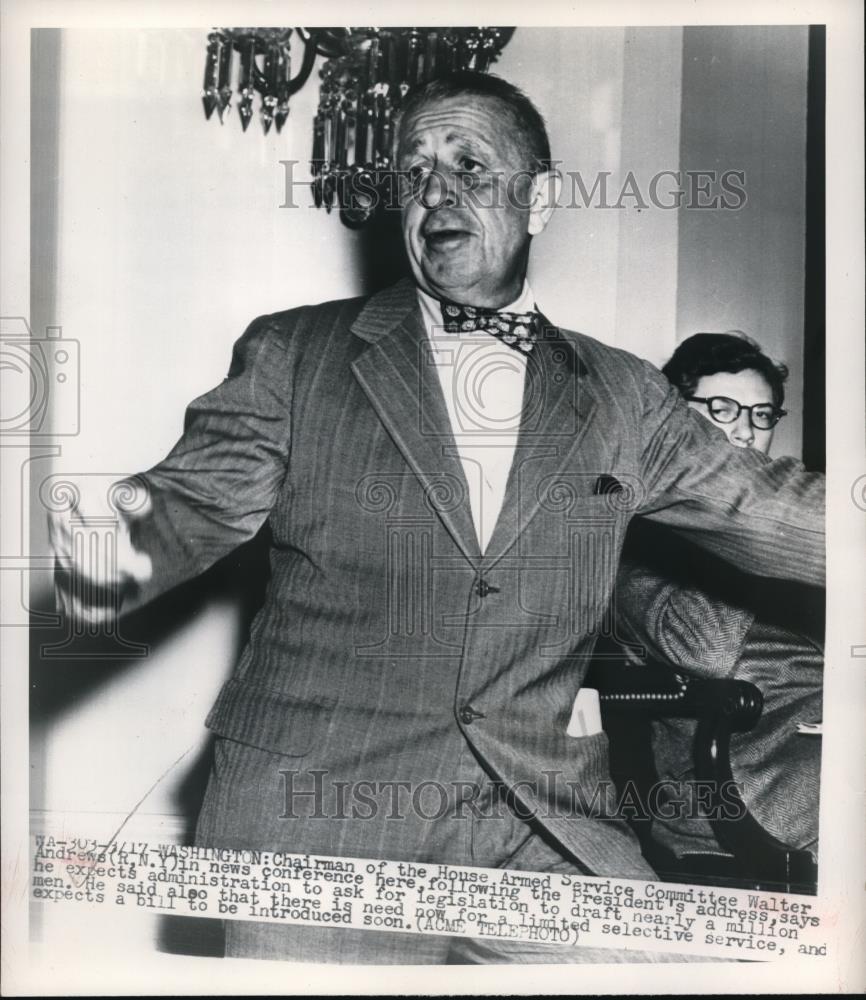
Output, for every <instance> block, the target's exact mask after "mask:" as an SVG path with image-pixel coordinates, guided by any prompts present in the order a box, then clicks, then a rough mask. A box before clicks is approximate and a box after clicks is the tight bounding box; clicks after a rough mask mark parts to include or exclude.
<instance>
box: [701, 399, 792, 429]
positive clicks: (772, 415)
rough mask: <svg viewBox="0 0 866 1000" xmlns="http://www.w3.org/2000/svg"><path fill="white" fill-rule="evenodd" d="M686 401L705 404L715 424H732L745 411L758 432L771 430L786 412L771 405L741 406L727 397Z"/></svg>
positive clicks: (754, 404)
mask: <svg viewBox="0 0 866 1000" xmlns="http://www.w3.org/2000/svg"><path fill="white" fill-rule="evenodd" d="M686 399H687V400H689V402H691V403H706V406H707V409H708V410H709V412H710V416H711V417H712V418H713V420H715V421H716V423H717V424H732V423H733V422H734V421H735V420H737V419H738V417H739V416H740V414H741V413H742V412H743V410H745V411H746V412H747V413H748V414H749V423H750V424H751V425H752V427H754V428H755V430H759V431H768V430H771V429H772V428H773V427H775V426H776V424H777V423H778V422H779V421H780V420H781V419H782V417H784V416H785V414H786V413H787V412H788V411H787V410H783V409H782V408H781V407H779V406H775V405H774V404H773V403H753V404H752V406H743V404H742V403H738V402H737V401H736V399H729V398H728V397H727V396H686Z"/></svg>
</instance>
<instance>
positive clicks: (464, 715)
mask: <svg viewBox="0 0 866 1000" xmlns="http://www.w3.org/2000/svg"><path fill="white" fill-rule="evenodd" d="M484 717H485V716H484V713H483V712H476V711H475V709H474V708H473V707H472V706H471V705H464V706H463V708H461V709H460V721H461V722H462V723H463V725H464V726H469V725H471V724H472V723H473V722H474V721H475V720H476V719H483V718H484Z"/></svg>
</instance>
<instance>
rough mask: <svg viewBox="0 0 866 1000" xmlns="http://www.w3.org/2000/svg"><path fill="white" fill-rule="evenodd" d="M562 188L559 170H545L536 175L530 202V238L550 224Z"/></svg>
mask: <svg viewBox="0 0 866 1000" xmlns="http://www.w3.org/2000/svg"><path fill="white" fill-rule="evenodd" d="M561 188H562V174H560V172H559V171H558V170H543V171H542V172H541V173H538V174H536V175H535V177H534V179H533V181H532V196H531V199H530V202H529V226H528V231H529V235H530V236H538V234H539V233H541V232H543V231H544V227H545V226H546V225H547V223H548V222H550V217H551V215H553V210H554V209H555V208H556V202H557V199H558V198H559V192H560V189H561Z"/></svg>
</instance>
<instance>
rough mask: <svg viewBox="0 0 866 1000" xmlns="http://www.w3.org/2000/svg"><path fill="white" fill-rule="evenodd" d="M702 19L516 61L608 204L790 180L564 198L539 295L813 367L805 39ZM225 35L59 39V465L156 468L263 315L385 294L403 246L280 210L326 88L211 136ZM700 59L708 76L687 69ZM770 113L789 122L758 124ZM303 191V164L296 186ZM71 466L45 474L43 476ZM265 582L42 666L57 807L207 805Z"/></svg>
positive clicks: (594, 327) (626, 326)
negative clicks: (685, 171) (75, 367)
mask: <svg viewBox="0 0 866 1000" xmlns="http://www.w3.org/2000/svg"><path fill="white" fill-rule="evenodd" d="M695 30H697V29H687V30H686V31H685V33H684V32H683V30H682V29H679V28H670V29H592V30H589V29H567V30H556V31H553V30H549V29H530V28H521V29H519V30H518V31H517V32H516V34H515V36H514V38H513V40H512V42H511V43H510V45H509V46H508V48H507V49H506V51H505V53H504V55H503V58H502V59H501V61H500V62H499V64H498V65H497V67H496V68H497V71H498V72H500V73H501V74H502V75H503V76H505V77H506V78H508V79H510V80H513V81H514V82H515V83H517V84H518V85H519V86H521V87H523V88H524V89H525V90H526V91H527V92H528V93H529V94H530V95H531V96H532V97H533V98H534V99H536V100H537V102H538V103H539V105H540V107H541V109H542V111H543V113H544V114H545V116H546V118H547V120H548V122H549V125H550V131H551V135H552V139H553V144H554V156H555V157H557V158H558V159H560V160H561V161H562V169H563V170H564V171H565V172H566V174H568V172H569V171H571V172H574V171H579V172H580V174H581V177H582V179H583V181H584V182H585V185H586V187H587V188H590V189H591V188H592V185H593V182H594V178H595V177H596V176H597V175H598V174H600V173H604V172H606V173H607V174H609V175H610V176H609V181H608V183H609V190H610V191H611V192H613V194H612V197H611V198H610V199H609V200H611V201H614V202H616V201H617V199H618V194H619V190H620V186H621V184H622V182H623V179H624V177H625V175H626V174H627V173H628V172H629V171H632V172H633V173H634V175H635V177H636V178H637V179H638V180H639V181H640V182H641V183H646V181H647V180H648V179H649V178H651V177H652V175H653V174H654V173H655V172H656V171H659V170H667V169H670V170H674V171H676V170H678V169H679V168H680V166H681V165H683V164H701V165H705V164H706V163H707V162H711V161H713V160H714V158H719V157H720V156H721V154H720V152H719V151H720V150H721V149H727V148H728V144H732V146H731V148H733V149H735V150H736V154H737V157H738V158H742V157H745V159H744V162H746V163H747V166H749V170H750V171H752V172H753V171H754V170H756V169H759V168H761V169H763V168H762V164H776V165H777V166H778V167H779V169H780V171H781V172H782V173H783V174H785V177H786V179H785V181H784V183H783V184H781V186H780V187H779V188H776V187H773V185H772V184H771V183H770V171H769V167H767V169H766V170H764V173H763V174H760V176H761V177H762V178H763V186H762V187H761V188H759V189H756V190H755V194H754V195H753V194H752V191H751V189H750V199H749V202H748V204H747V205H746V206H745V207H744V208H743V209H742V211H741V212H740V213H739V215H738V217H737V219H736V220H735V221H731V220H730V219H728V218H727V217H725V218H721V217H720V216H719V213H708V212H704V213H703V214H700V215H698V214H697V213H693V212H688V211H686V210H680V211H677V210H670V209H641V210H640V211H638V208H639V206H638V205H636V204H635V203H634V200H633V199H624V200H623V202H622V205H621V207H619V208H617V207H591V208H587V207H585V206H584V207H577V203H575V202H574V199H573V198H572V197H571V196H572V195H573V190H570V189H569V188H568V187H567V189H566V192H565V194H564V196H563V203H564V205H565V206H569V205H571V204H573V207H565V208H564V209H563V210H562V211H560V212H558V213H557V215H556V216H555V218H554V220H553V222H552V223H551V226H550V228H549V231H548V232H546V233H545V234H544V235H543V236H542V237H540V238H538V240H537V245H536V246H535V247H534V249H533V263H532V269H531V275H530V277H531V281H532V285H533V288H534V290H535V292H536V297H537V299H538V302H539V304H540V305H541V306H542V308H543V309H544V310H545V312H546V313H547V314H548V315H549V316H550V318H551V319H552V320H554V321H555V322H558V323H562V324H564V325H568V326H571V327H573V328H576V329H580V330H583V331H585V332H587V333H590V334H592V335H594V336H597V337H598V338H600V339H602V340H604V341H606V342H608V343H612V344H616V345H618V346H623V347H626V348H628V349H630V350H633V351H635V352H636V353H638V354H641V355H643V356H645V357H648V358H649V359H650V360H652V361H654V362H656V363H660V362H661V361H663V360H664V358H665V357H667V356H668V355H669V354H670V351H671V350H672V349H673V347H674V345H675V342H676V339H677V337H678V336H682V335H684V334H686V333H689V332H693V331H694V330H696V329H726V328H728V327H730V326H741V327H743V328H745V329H748V330H751V331H753V332H754V333H755V334H756V335H757V336H759V338H762V339H767V338H769V339H768V340H767V342H768V344H769V345H770V346H771V347H772V349H773V350H774V351H775V353H777V354H779V355H781V356H783V357H785V358H786V359H788V360H793V357H794V355H796V353H797V351H798V350H799V346H798V345H799V342H800V338H801V329H800V328H799V327H798V325H797V316H798V315H799V314H798V312H797V310H798V308H801V303H802V263H801V262H802V211H803V196H802V190H801V186H802V181H801V179H798V178H799V175H798V174H797V172H796V169H793V168H791V166H790V165H791V164H792V163H794V164H796V162H797V157H799V156H801V155H802V150H801V148H800V147H801V145H802V130H801V131H798V130H797V129H798V127H799V126H797V123H798V122H799V121H800V118H799V115H800V111H799V110H796V109H800V108H801V107H804V106H805V49H804V41H803V39H804V38H805V35H804V34H803V32H802V31H800V29H790V30H789V29H785V30H784V31H781V30H780V29H766V31H765V32H764V33H763V34H761V35H760V36H755V37H754V38H753V36H751V35H749V37H748V39H741V38H740V37H739V36H737V35H736V34H735V33H734V34H731V33H730V32H728V33H722V34H720V35H719V36H718V37H719V43H718V44H719V46H720V47H721V48H720V51H723V52H724V53H727V55H725V57H724V58H722V59H721V63H719V60H718V59H717V57H716V55H715V52H714V48H713V46H714V44H715V43H714V41H713V39H714V38H715V36H714V35H712V34H710V35H706V36H692V35H691V32H693V31H695ZM803 30H805V29H803ZM712 31H713V32H715V31H717V29H712ZM204 40H205V34H204V32H203V31H198V30H189V31H175V32H163V31H139V32H131V31H129V32H118V31H110V32H109V31H84V30H75V31H64V32H62V33H61V36H60V46H59V51H60V55H59V59H58V58H57V56H56V54H54V53H53V51H52V49H51V47H50V46H49V47H47V48H45V49H43V52H44V53H45V55H44V58H43V61H42V63H41V64H38V65H37V66H36V72H37V73H41V74H46V76H50V75H51V74H56V75H57V87H56V88H55V89H54V90H53V91H52V90H51V88H47V89H46V92H53V93H55V94H56V96H55V98H54V108H53V112H51V109H50V108H49V107H48V103H50V102H49V99H48V98H46V101H47V102H48V103H46V106H45V108H44V109H43V110H44V112H45V115H43V121H42V123H41V128H42V129H43V133H44V130H45V129H48V130H49V131H50V129H51V128H52V127H53V129H54V131H55V134H56V148H57V160H56V164H55V163H52V162H47V161H46V160H41V159H40V156H39V152H40V151H39V150H36V151H35V152H36V154H37V155H36V156H35V157H34V177H42V180H43V184H42V185H41V188H40V185H36V188H37V190H40V189H43V190H44V189H50V190H51V191H53V196H54V198H55V199H56V206H57V208H56V213H54V212H51V213H48V214H47V217H46V215H45V213H43V219H44V223H45V228H44V232H42V233H35V234H34V239H36V240H37V241H38V240H39V239H40V238H42V239H45V240H49V241H54V242H55V243H56V250H55V252H54V253H52V254H48V255H46V256H45V259H50V260H56V262H57V266H56V275H55V280H54V281H53V282H51V283H46V282H43V283H41V284H40V285H39V286H38V287H39V288H40V294H39V297H38V300H37V301H34V303H33V315H32V320H33V325H34V327H35V328H36V329H37V330H39V329H42V328H43V327H44V326H46V325H59V326H62V327H63V333H64V336H65V337H67V338H73V339H76V340H77V341H79V342H80V345H81V381H80V402H81V431H80V433H79V434H78V435H76V436H73V437H69V438H64V439H63V441H62V454H61V455H60V457H59V459H58V460H57V462H56V463H55V465H54V466H53V471H55V472H57V471H64V472H70V473H80V472H88V473H93V472H99V473H106V474H116V475H118V476H119V475H123V474H126V473H128V472H131V471H135V470H137V469H143V468H147V467H148V466H150V465H151V464H153V463H154V462H157V461H158V460H159V459H160V458H161V457H162V456H163V455H164V454H165V453H166V451H167V450H168V449H169V448H170V447H171V445H172V444H173V443H174V441H175V440H176V438H177V436H178V434H179V433H180V429H181V421H182V415H183V409H184V406H185V404H186V403H187V402H188V401H189V400H190V399H192V398H193V397H195V396H197V395H199V394H200V393H202V392H204V391H206V390H207V389H208V388H210V387H211V386H213V385H214V384H216V383H217V382H219V381H220V379H221V378H222V377H223V376H224V374H225V372H226V369H227V366H228V359H229V355H230V351H231V345H232V343H233V341H234V340H235V339H236V338H237V336H238V335H239V334H240V333H241V332H242V330H243V329H244V327H245V326H246V324H247V323H248V322H249V320H250V319H251V318H252V317H254V316H256V315H258V314H261V313H265V312H270V311H274V310H278V309H284V308H288V307H291V306H296V305H301V304H304V303H309V302H315V301H321V300H325V299H328V298H333V297H340V296H347V295H355V294H360V293H363V292H366V291H370V290H372V289H373V287H374V286H375V285H376V284H377V283H378V282H379V281H380V280H381V279H382V275H383V273H384V272H387V271H388V270H389V267H390V263H391V260H392V258H391V257H390V256H389V255H387V254H386V253H385V252H384V251H383V250H382V249H381V247H379V248H376V249H375V251H371V249H370V242H369V239H368V237H367V236H365V235H364V234H363V233H358V232H352V231H350V230H347V229H346V228H344V227H343V226H342V225H341V224H340V222H339V219H338V218H337V216H336V215H335V214H332V215H327V214H326V213H324V212H323V211H317V210H315V209H314V208H312V207H311V206H310V203H309V199H308V197H307V194H306V192H305V191H303V190H301V189H297V190H296V191H295V192H294V198H293V200H294V201H295V203H296V204H297V205H298V206H299V207H297V208H293V209H289V208H284V207H281V206H283V205H284V204H285V202H286V170H285V167H284V166H283V165H282V164H281V162H280V161H282V160H287V159H292V160H298V161H306V159H307V157H308V156H309V150H310V142H311V134H310V133H311V129H310V122H311V119H312V116H313V114H314V110H315V104H316V97H317V87H316V86H314V82H313V81H311V82H310V83H309V84H308V85H307V86H306V87H305V88H304V89H303V90H302V91H301V92H300V93H299V94H298V95H296V96H295V97H294V98H293V99H292V111H291V114H290V117H289V121H288V122H287V124H286V126H285V128H284V130H283V133H282V134H281V135H277V134H276V133H274V132H272V134H271V135H270V136H267V137H265V136H263V134H262V131H261V128H260V126H259V123H258V122H257V121H254V122H253V124H252V125H251V126H250V128H249V131H248V133H247V134H246V135H242V134H241V131H240V127H239V123H238V120H237V116H236V114H237V113H236V110H235V109H233V110H232V111H231V114H230V116H229V118H228V120H227V122H226V124H225V125H223V126H222V127H220V125H219V124H218V123H217V122H216V121H211V122H206V121H205V119H204V115H203V113H202V109H201V103H200V99H199V88H200V82H201V74H202V68H203V53H204ZM35 51H36V50H34V52H35ZM693 55H697V56H698V58H699V61H698V63H697V64H695V65H692V64H691V63H688V65H686V64H685V63H684V56H685V58H686V60H687V61H688V60H690V59H691V58H692V56H693ZM747 85H748V90H749V98H750V99H749V102H748V105H744V106H743V107H742V108H740V109H739V111H738V112H736V113H735V112H734V111H733V110H732V109H727V110H726V112H725V114H724V115H721V114H720V112H721V110H722V109H721V108H720V107H719V101H718V100H717V98H716V93H717V89H718V88H719V87H721V88H722V89H723V90H724V89H725V88H727V90H728V91H730V90H731V89H733V90H735V91H736V92H737V93H738V94H741V93H742V92H743V90H744V88H746V86H747ZM702 108H703V110H702ZM772 114H776V115H780V116H782V117H781V118H779V119H778V122H779V124H778V126H776V125H773V127H759V125H758V124H757V123H759V122H764V123H766V122H767V121H768V120H769V119H768V116H770V115H772ZM752 115H754V116H755V121H752V119H751V116H752ZM46 116H47V119H48V120H45V118H46ZM52 117H53V124H52V121H51V119H52ZM716 121H718V122H719V123H721V132H718V131H717V130H716V129H715V128H714V125H713V123H714V122H716ZM698 125H700V127H698ZM795 126H797V127H795ZM744 129H745V133H744V134H743V131H742V130H744ZM705 154H706V157H707V159H705V158H704V156H705ZM737 165H738V163H735V164H734V166H737ZM753 165H754V166H753ZM786 171H788V173H786ZM759 173H760V170H759ZM45 175H47V176H45ZM304 176H306V174H305V165H304V163H303V162H302V163H301V165H300V166H298V167H297V172H296V174H295V177H296V179H301V178H303V177H304ZM567 180H569V181H570V178H567ZM798 227H799V228H798ZM744 233H746V234H747V238H745V237H744ZM744 238H745V240H746V243H747V244H748V247H749V251H748V256H747V259H746V260H745V261H744V259H743V255H744V249H743V246H744ZM798 240H799V244H798ZM371 253H375V254H376V256H371ZM761 261H763V262H764V264H763V269H761V268H760V267H758V265H759V264H760V262H761ZM769 262H772V266H770V264H769ZM756 268H757V270H755V269H756ZM745 272H748V273H745ZM768 286H770V287H768ZM800 325H801V324H800ZM795 392H796V389H795V387H793V386H792V396H791V398H792V402H793V401H794V393H795ZM791 409H792V410H796V404H794V405H792V407H791ZM795 426H796V418H795V419H794V420H792V421H791V427H795ZM785 433H787V430H786V432H785ZM798 440H799V439H798V437H797V435H796V433H794V434H793V436H790V437H788V438H787V439H785V438H783V436H782V434H781V433H780V438H779V442H780V447H779V448H778V449H777V452H778V453H782V452H783V451H786V450H791V451H796V448H797V447H798ZM49 471H52V467H51V466H48V465H47V463H45V462H43V463H40V464H39V466H38V468H37V471H36V473H35V476H36V481H37V485H38V480H39V478H40V477H41V476H44V475H47V474H48V472H49ZM41 518H42V515H41V513H39V514H38V517H37V520H36V521H35V522H34V538H35V545H36V548H37V550H39V549H40V547H41V548H44V546H45V539H44V532H43V531H42V529H41V524H42V520H41ZM250 580H251V576H250V575H247V574H246V573H245V570H244V566H243V564H240V563H236V564H235V563H233V564H231V565H230V566H229V567H228V570H224V571H223V572H222V573H221V574H220V573H217V574H216V575H212V576H211V577H210V578H209V579H208V581H207V582H206V583H205V584H204V585H199V586H193V587H192V588H191V589H190V588H187V589H186V590H184V591H182V592H179V593H177V594H174V595H170V596H169V597H168V598H166V601H165V602H163V604H162V605H160V607H159V608H158V609H157V610H156V611H155V612H154V613H153V614H152V615H151V616H150V618H148V617H147V616H146V615H145V616H144V618H143V619H142V618H140V619H138V620H137V621H136V622H134V623H133V624H132V625H129V626H127V625H125V626H124V628H125V629H127V630H128V631H129V630H131V632H130V635H131V637H132V638H134V639H135V640H136V641H142V642H148V643H149V644H150V654H149V655H148V656H147V657H146V658H145V659H144V660H136V659H122V658H121V659H115V660H112V658H111V656H108V657H107V658H106V659H103V660H101V661H98V662H94V661H85V662H79V661H70V660H64V659H63V658H62V657H61V658H58V659H56V660H54V661H51V662H49V661H48V660H47V659H45V658H44V657H42V658H40V657H37V659H36V666H35V670H36V671H37V674H38V679H39V682H40V685H41V689H42V692H43V694H44V695H45V697H43V698H42V700H41V701H39V705H40V706H41V707H40V709H39V712H38V713H37V716H36V719H35V725H34V767H33V774H34V792H35V795H34V804H35V805H36V806H37V807H41V808H47V809H50V810H51V811H52V812H55V813H57V812H59V813H65V812H70V813H76V814H78V815H79V816H80V814H81V813H88V814H90V816H91V818H92V817H94V816H97V817H100V816H101V817H103V819H101V820H99V821H98V822H103V824H104V825H108V826H110V825H111V822H112V817H114V816H115V814H116V815H119V816H121V817H122V816H123V815H124V814H125V812H126V811H127V810H129V809H131V808H132V806H133V805H134V804H135V803H136V802H138V801H139V799H140V798H141V797H142V795H144V793H145V792H146V791H147V790H148V789H149V788H150V787H151V785H153V783H154V782H155V781H157V779H159V778H160V776H161V775H163V774H166V777H164V778H162V780H160V781H159V782H158V783H157V785H156V787H155V789H154V790H153V791H152V792H151V793H150V794H149V796H148V797H147V798H146V800H145V801H144V803H143V804H142V805H141V807H140V809H139V812H140V813H142V814H146V815H147V816H149V817H151V822H153V823H159V822H161V820H160V819H159V817H169V818H171V817H174V816H178V815H181V814H183V813H184V812H185V811H188V810H190V809H194V807H195V802H196V796H200V794H201V785H200V782H199V781H198V772H195V771H192V770H191V769H192V768H193V765H194V763H195V762H196V761H197V760H199V759H200V758H201V759H202V760H204V758H203V757H202V752H203V748H204V746H205V737H204V731H203V729H202V723H203V719H204V716H205V714H206V711H207V708H208V706H209V705H210V703H211V702H212V700H213V698H214V697H215V694H216V691H217V689H218V687H219V685H220V684H221V682H222V680H223V679H224V678H225V677H226V676H227V674H228V673H229V671H230V670H231V668H232V666H233V664H234V661H235V658H236V654H237V649H238V644H239V642H240V641H241V640H242V635H243V628H244V620H245V619H244V615H245V612H244V607H243V600H242V598H243V592H244V591H245V590H247V589H249V588H252V587H253V585H252V583H250V582H249V581H250ZM51 692H54V694H53V695H51ZM183 754H186V756H183V757H182V759H181V761H180V763H179V764H176V765H175V762H176V761H177V760H178V758H180V757H181V756H182V755H183ZM191 775H192V776H191ZM95 822H97V821H95ZM97 825H98V824H97ZM88 832H94V831H92V830H91V831H88ZM109 832H110V831H109Z"/></svg>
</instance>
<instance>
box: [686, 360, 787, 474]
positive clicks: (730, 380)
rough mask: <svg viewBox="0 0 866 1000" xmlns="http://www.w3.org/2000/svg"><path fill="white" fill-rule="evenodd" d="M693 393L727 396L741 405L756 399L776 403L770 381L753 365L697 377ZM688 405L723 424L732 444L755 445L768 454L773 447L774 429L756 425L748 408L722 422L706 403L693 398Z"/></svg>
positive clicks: (740, 445) (756, 400) (760, 401)
mask: <svg viewBox="0 0 866 1000" xmlns="http://www.w3.org/2000/svg"><path fill="white" fill-rule="evenodd" d="M692 395H693V396H700V397H701V398H703V399H709V398H711V397H713V396H726V397H727V398H728V399H733V400H734V401H735V402H737V403H739V404H740V405H741V406H754V405H755V404H756V403H763V404H769V405H771V406H772V405H773V390H772V389H771V388H770V383H769V382H768V381H767V380H766V379H765V378H764V376H763V375H761V373H760V372H757V371H755V370H754V369H751V368H749V369H746V370H745V371H741V372H716V374H715V375H704V376H703V377H702V378H701V379H700V380H699V381H698V384H697V385H696V386H695V390H694V392H693V393H692ZM688 405H689V406H690V407H691V408H692V409H693V410H697V411H698V413H700V414H701V415H702V416H704V417H706V419H707V420H709V421H711V422H712V423H713V424H715V425H716V427H720V428H721V429H722V430H723V431H724V432H725V434H727V435H728V440H729V441H730V442H731V444H733V445H736V446H737V447H738V448H754V449H755V450H756V451H760V452H763V454H765V455H766V454H767V452H768V451H769V450H770V443H771V442H772V440H773V429H772V428H770V430H761V429H760V428H756V427H753V426H752V424H751V420H750V414H749V412H748V411H747V410H741V411H740V415H739V416H738V417H737V419H736V420H734V421H733V423H730V424H723V423H719V421H717V420H714V419H713V417H712V416H711V414H710V411H709V406H708V405H707V404H706V403H696V402H690V403H689V404H688Z"/></svg>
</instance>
